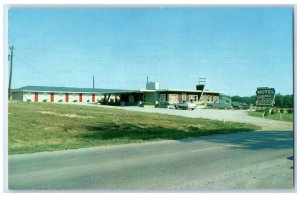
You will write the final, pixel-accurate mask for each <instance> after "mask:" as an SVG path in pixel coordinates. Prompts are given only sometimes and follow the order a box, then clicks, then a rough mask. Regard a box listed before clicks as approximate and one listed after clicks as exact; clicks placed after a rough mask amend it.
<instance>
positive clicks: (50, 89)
mask: <svg viewBox="0 0 300 197" xmlns="http://www.w3.org/2000/svg"><path fill="white" fill-rule="evenodd" d="M33 91H34V92H68V93H103V94H104V93H106V94H110V93H147V92H171V93H172V92H173V93H175V92H187V93H201V92H202V91H201V90H186V89H159V90H146V89H139V90H122V89H99V88H94V89H93V88H74V87H50V86H25V87H21V88H18V89H13V90H12V92H33ZM203 93H211V94H223V92H219V91H205V90H204V91H203Z"/></svg>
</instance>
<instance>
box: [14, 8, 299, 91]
mask: <svg viewBox="0 0 300 197" xmlns="http://www.w3.org/2000/svg"><path fill="white" fill-rule="evenodd" d="M292 11H293V10H292V8H287V7H286V8H270V7H269V8H131V9H130V8H126V9H125V8H72V9H71V8H12V9H10V10H9V13H8V14H9V15H8V45H9V46H11V45H14V47H15V48H16V50H15V51H14V61H13V63H14V67H13V82H12V87H13V88H18V87H22V86H27V85H43V86H65V87H92V76H93V75H94V76H95V85H96V88H118V89H119V88H121V89H139V88H145V83H146V77H147V75H148V76H149V79H150V81H156V82H159V83H160V86H161V88H169V89H195V85H196V84H197V82H198V78H199V77H206V78H207V86H206V89H209V90H218V91H222V92H226V93H227V94H229V95H232V96H233V95H240V96H250V95H254V94H255V91H256V88H257V87H261V86H263V87H273V88H275V89H276V92H280V93H281V94H291V93H292V92H293V61H292V58H293V51H292Z"/></svg>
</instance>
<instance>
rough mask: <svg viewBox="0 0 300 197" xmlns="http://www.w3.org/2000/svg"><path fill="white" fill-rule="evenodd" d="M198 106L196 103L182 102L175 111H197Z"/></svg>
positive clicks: (176, 106)
mask: <svg viewBox="0 0 300 197" xmlns="http://www.w3.org/2000/svg"><path fill="white" fill-rule="evenodd" d="M196 107H197V105H196V104H195V103H192V102H188V101H181V102H180V103H177V104H176V105H175V109H191V110H194V109H196Z"/></svg>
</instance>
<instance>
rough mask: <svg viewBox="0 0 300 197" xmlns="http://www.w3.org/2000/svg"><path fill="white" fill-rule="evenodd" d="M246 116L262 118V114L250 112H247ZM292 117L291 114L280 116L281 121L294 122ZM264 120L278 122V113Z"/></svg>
mask: <svg viewBox="0 0 300 197" xmlns="http://www.w3.org/2000/svg"><path fill="white" fill-rule="evenodd" d="M248 115H250V116H255V117H260V118H262V115H263V112H257V111H251V112H248ZM293 117H294V116H293V114H288V113H284V114H282V121H287V122H293V120H294V118H293ZM264 118H267V119H272V120H280V114H279V113H276V114H269V115H268V116H265V117H264Z"/></svg>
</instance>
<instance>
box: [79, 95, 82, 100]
mask: <svg viewBox="0 0 300 197" xmlns="http://www.w3.org/2000/svg"><path fill="white" fill-rule="evenodd" d="M79 102H82V93H79Z"/></svg>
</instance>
